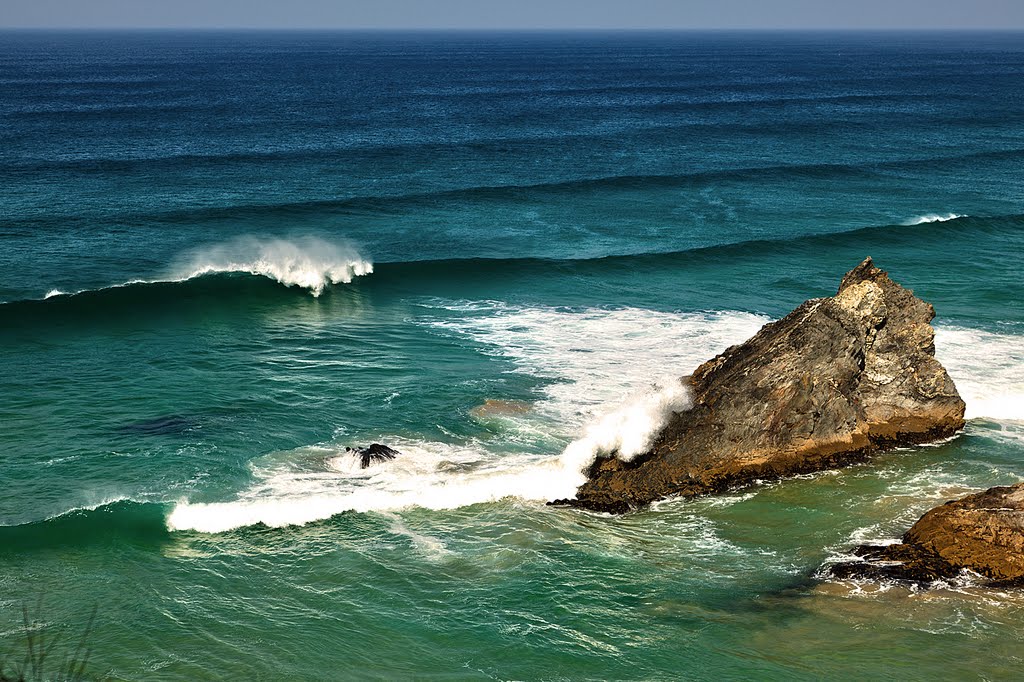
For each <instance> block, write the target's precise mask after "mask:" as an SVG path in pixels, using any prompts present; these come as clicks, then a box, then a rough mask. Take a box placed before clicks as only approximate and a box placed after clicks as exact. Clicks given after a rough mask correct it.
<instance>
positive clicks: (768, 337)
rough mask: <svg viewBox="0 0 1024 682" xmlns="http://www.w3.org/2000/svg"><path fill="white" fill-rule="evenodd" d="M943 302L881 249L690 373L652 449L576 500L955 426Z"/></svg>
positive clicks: (641, 501) (619, 507) (732, 475)
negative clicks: (942, 356) (831, 288)
mask: <svg viewBox="0 0 1024 682" xmlns="http://www.w3.org/2000/svg"><path fill="white" fill-rule="evenodd" d="M934 316H935V309H934V308H933V307H932V306H931V305H930V304H928V303H925V302H924V301H922V300H920V299H918V298H916V297H915V296H914V295H913V293H912V292H911V291H909V290H907V289H904V288H903V287H902V286H900V285H899V284H897V283H896V282H894V281H893V280H891V279H890V278H889V276H888V275H887V274H886V273H885V272H884V271H883V270H880V269H878V268H877V267H875V266H874V264H873V263H872V261H871V259H870V258H868V259H866V260H865V261H864V262H863V263H861V264H860V265H858V266H857V267H856V268H854V269H853V270H851V271H850V272H849V273H848V274H847V275H846V277H844V278H843V281H842V283H841V284H840V286H839V292H838V293H837V294H836V295H835V296H832V297H829V298H820V299H812V300H810V301H806V302H805V303H803V304H802V305H800V306H799V307H798V308H797V309H796V310H794V311H793V312H791V313H790V314H789V315H787V316H786V317H784V318H783V319H781V320H779V321H778V322H772V323H770V324H767V325H765V326H764V327H763V328H762V329H761V330H760V331H759V332H758V333H757V334H755V335H754V336H753V337H752V338H750V339H749V340H747V341H746V342H744V343H742V344H739V345H736V346H732V347H731V348H729V349H727V350H726V351H725V352H724V353H722V354H721V355H719V356H717V357H715V358H713V359H711V360H709V361H708V362H705V363H704V364H703V365H701V366H700V367H698V368H697V370H696V371H695V372H694V373H693V374H692V375H691V376H689V377H684V378H683V381H684V382H685V383H686V384H687V385H688V387H689V391H690V394H691V398H692V407H691V408H690V409H688V410H686V411H684V412H678V413H674V414H672V415H671V417H670V419H669V421H668V423H667V425H666V426H665V427H664V428H663V429H662V430H661V432H660V434H659V435H658V436H657V437H656V438H655V440H654V443H653V446H652V447H651V449H650V451H649V452H647V453H645V454H643V455H641V456H639V457H636V458H634V459H632V460H631V461H629V462H624V461H621V460H619V459H616V458H615V457H614V456H612V457H605V458H600V459H598V460H597V461H596V462H594V464H593V465H592V466H591V468H590V470H589V472H588V481H587V482H586V483H584V484H583V485H582V486H581V487H580V488H579V490H578V491H577V496H576V498H575V499H573V500H560V501H559V502H558V503H566V504H570V505H573V506H578V507H584V508H588V509H594V510H599V511H610V512H625V511H628V510H629V509H631V508H635V507H640V506H643V505H646V504H648V503H650V502H652V501H654V500H657V499H659V498H663V497H666V496H670V495H681V496H694V495H700V494H704V493H710V492H716V491H721V490H724V489H727V488H730V487H734V486H737V485H742V484H746V483H749V482H752V481H755V480H758V479H768V478H777V477H781V476H785V475H787V474H795V473H801V472H808V471H814V470H818V469H825V468H831V467H835V466H839V465H842V464H846V463H850V462H854V461H857V460H860V459H863V458H864V457H866V456H867V455H869V454H870V453H872V452H875V451H878V450H881V449H886V448H892V447H896V446H901V445H912V444H917V443H922V442H926V441H931V440H935V439H939V438H946V437H949V436H952V435H953V434H955V433H956V432H957V430H959V429H960V428H962V427H963V425H964V419H963V417H964V402H963V400H961V399H960V395H959V394H958V393H957V390H956V387H955V386H954V385H953V381H952V379H950V377H949V375H948V374H947V373H946V370H945V369H944V368H943V367H942V365H941V364H939V362H938V361H937V360H936V359H935V345H934V330H933V329H932V327H931V325H930V322H931V320H932V318H933V317H934Z"/></svg>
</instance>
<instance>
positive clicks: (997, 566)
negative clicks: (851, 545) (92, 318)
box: [828, 483, 1024, 586]
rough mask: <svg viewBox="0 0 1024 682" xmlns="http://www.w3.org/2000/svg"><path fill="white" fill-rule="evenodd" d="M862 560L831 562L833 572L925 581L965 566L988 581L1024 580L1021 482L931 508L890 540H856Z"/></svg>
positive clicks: (845, 576) (994, 583)
mask: <svg viewBox="0 0 1024 682" xmlns="http://www.w3.org/2000/svg"><path fill="white" fill-rule="evenodd" d="M853 553H854V554H856V555H857V556H859V557H863V558H864V559H865V560H864V561H849V562H844V563H840V564H836V565H834V566H832V567H831V568H830V569H829V571H828V573H829V574H830V575H831V576H833V577H836V578H840V579H848V578H863V579H868V580H880V579H890V580H902V581H908V582H913V583H918V584H927V583H931V582H934V581H936V580H948V579H950V578H955V577H957V576H959V575H960V574H961V573H962V572H963V571H964V570H965V569H966V570H969V571H973V572H974V573H977V574H980V575H981V576H983V577H984V578H985V579H986V580H987V581H988V584H990V585H992V586H1024V483H1018V484H1017V485H1014V486H1005V487H997V488H990V489H988V490H986V491H985V492H982V493H976V494H974V495H968V496H967V497H964V498H961V499H959V500H954V501H953V502H947V503H946V504H944V505H942V506H940V507H936V508H935V509H932V510H931V511H929V512H928V513H927V514H925V515H924V516H922V517H921V518H920V520H918V522H917V523H915V524H914V525H913V527H912V528H911V529H910V530H909V531H907V533H906V534H905V535H904V536H903V542H902V543H900V544H896V545H884V546H871V545H862V546H860V547H858V548H856V549H855V550H854V551H853Z"/></svg>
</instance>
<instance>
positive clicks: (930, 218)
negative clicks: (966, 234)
mask: <svg viewBox="0 0 1024 682" xmlns="http://www.w3.org/2000/svg"><path fill="white" fill-rule="evenodd" d="M967 217H968V216H966V215H961V214H960V213H926V214H925V215H919V216H914V217H913V218H910V219H909V220H907V221H906V222H905V223H903V224H904V225H924V224H925V223H944V222H946V221H948V220H956V219H957V218H967Z"/></svg>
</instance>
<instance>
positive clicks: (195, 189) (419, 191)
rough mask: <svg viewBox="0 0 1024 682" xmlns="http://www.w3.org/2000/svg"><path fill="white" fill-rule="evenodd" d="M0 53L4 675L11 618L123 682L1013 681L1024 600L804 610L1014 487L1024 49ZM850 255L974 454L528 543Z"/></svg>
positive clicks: (588, 518) (728, 43)
mask: <svg viewBox="0 0 1024 682" xmlns="http://www.w3.org/2000/svg"><path fill="white" fill-rule="evenodd" d="M0 38H2V39H0V88H4V93H5V95H7V96H3V97H0V136H2V141H3V144H0V200H2V202H0V205H2V206H3V209H4V210H3V212H2V214H0V273H2V274H0V489H2V490H3V495H0V661H2V660H4V659H3V657H4V654H7V662H8V665H17V664H18V663H19V662H20V660H21V657H22V652H23V651H24V647H25V634H24V631H23V626H22V623H21V619H22V611H21V609H22V606H23V605H25V604H27V605H29V608H30V612H31V615H32V617H34V618H38V620H39V624H38V631H39V632H44V633H51V634H53V635H56V634H58V633H63V639H62V640H61V642H59V643H58V647H57V649H56V651H60V652H62V653H63V652H68V651H69V650H71V649H73V646H74V643H75V642H76V641H77V638H78V637H79V635H80V634H81V633H82V632H84V631H85V630H86V627H87V624H88V622H89V619H90V615H91V614H92V613H93V612H94V611H95V614H96V615H95V623H94V626H93V628H92V630H91V631H90V632H89V636H88V646H89V651H90V658H89V665H88V671H89V673H90V674H92V675H96V676H99V675H103V674H108V675H109V677H110V678H111V679H124V680H203V679H209V680H220V679H229V680H234V679H274V680H279V679H287V680H334V679H387V680H391V679H439V680H450V679H502V680H518V679H529V680H533V679H547V680H562V679H565V680H569V679H572V680H577V679H643V680H668V679H672V680H675V679H775V680H791V679H808V680H811V679H865V680H866V679H878V678H889V677H900V678H904V679H920V680H932V679H986V680H997V679H1015V678H1017V677H1019V676H1020V675H1019V673H1018V671H1019V669H1020V666H1021V663H1022V661H1021V653H1020V652H1021V651H1024V647H1022V641H1021V640H1022V637H1024V601H1022V597H1021V596H1020V595H1019V594H1017V593H1004V592H998V591H991V590H985V589H982V588H980V587H977V586H976V585H975V584H974V583H972V582H971V581H970V580H964V581H960V582H957V583H955V584H949V585H937V586H935V587H934V588H933V589H931V590H909V589H907V588H905V587H899V586H894V585H872V584H848V583H832V582H827V581H824V580H823V579H822V578H821V577H820V576H821V575H822V573H821V569H822V567H823V566H826V565H828V564H829V563H830V562H833V561H837V560H839V559H840V558H842V557H843V556H844V555H845V553H847V552H848V551H849V550H850V548H852V547H853V546H855V545H857V544H859V543H861V542H864V541H869V540H892V539H894V538H897V537H899V536H900V535H901V534H902V533H903V532H904V531H905V530H906V529H907V528H908V527H909V526H910V525H911V524H912V523H913V522H914V521H915V520H916V519H917V518H918V517H919V516H920V514H922V513H923V512H924V511H925V510H927V509H929V508H931V507H933V506H935V505H936V504H938V503H941V502H943V501H945V500H947V499H951V498H953V497H956V496H959V495H962V494H965V493H967V492H969V491H973V490H978V489H983V488H987V487H989V486H992V485H997V484H1006V483H1013V482H1017V481H1020V480H1022V479H1024V466H1022V461H1024V304H1022V301H1024V285H1022V278H1021V267H1020V259H1021V255H1022V254H1024V211H1022V209H1021V206H1022V205H1024V190H1022V187H1024V184H1022V182H1021V173H1020V168H1021V165H1020V164H1021V160H1022V158H1024V151H1022V149H1021V147H1022V145H1021V140H1024V115H1022V112H1024V108H1022V107H1024V100H1022V95H1021V90H1020V87H1019V85H1020V82H1021V74H1022V73H1024V46H1022V43H1021V37H1020V36H1019V35H1017V34H972V35H969V36H963V35H951V34H949V35H947V34H928V35H901V36H896V35H871V34H850V35H821V34H798V35H780V34H765V35H761V34H742V35H734V34H660V33H657V34H621V35H620V34H615V35H601V34H574V35H572V36H562V35H555V34H551V35H548V34H522V35H520V34H515V35H502V36H497V35H491V34H482V35H477V34H457V35H451V34H430V35H414V34H401V35H388V34H333V33H322V34H321V33H298V34H259V35H253V34H220V33H210V34H201V35H200V34H187V33H186V34H178V33H167V34H159V35H156V34H136V33H119V34H105V33H90V34H49V33H31V34H29V33H19V34H3V33H0ZM867 255H871V256H873V257H874V259H875V261H876V263H877V264H878V265H879V266H880V267H882V268H885V269H887V270H888V271H889V272H890V274H891V275H892V276H893V278H894V279H896V280H897V281H899V282H901V283H903V284H904V285H906V286H907V287H910V288H912V289H913V290H914V291H915V292H916V293H917V294H918V295H919V296H921V297H922V298H924V299H925V300H927V301H929V302H931V303H933V304H934V305H935V308H936V311H937V318H936V322H935V326H936V351H937V356H938V358H939V359H940V360H941V361H942V362H943V364H944V365H945V366H946V367H947V369H948V370H949V372H950V374H951V376H952V377H953V379H954V380H955V382H956V384H957V386H958V389H959V390H960V392H961V394H962V395H963V397H964V399H965V401H966V403H967V416H968V424H967V427H966V429H965V430H964V432H963V433H962V434H961V435H959V436H958V437H957V438H956V439H954V440H952V441H949V442H945V443H940V444H936V445H935V446H934V447H921V448H914V449H910V450H905V451H898V452H890V453H886V454H883V455H880V456H878V457H875V458H874V459H872V460H871V461H869V462H867V463H864V464H861V465H858V466H855V467H851V468H848V469H844V470H842V471H830V472H823V473H820V474H817V475H814V476H808V477H802V478H796V479H791V480H787V481H783V482H773V483H766V484H763V485H759V486H755V487H752V488H749V489H745V490H739V491H733V492H731V493H728V494H725V495H722V496H719V497H714V498H705V499H698V500H693V501H680V500H670V501H664V502H661V503H658V504H656V505H655V506H654V507H653V508H651V509H648V510H644V511H640V512H637V513H633V514H629V515H627V516H623V517H610V516H602V515H594V514H590V513H586V512H580V511H574V510H568V509H562V508H552V507H548V506H546V504H545V503H546V502H547V501H548V500H552V499H557V498H562V497H567V496H571V495H572V494H573V491H574V490H575V487H576V485H577V484H578V483H579V482H580V481H581V480H582V479H581V471H580V470H581V466H580V460H579V459H578V458H576V456H577V455H579V453H581V452H582V453H583V455H586V456H588V457H592V456H593V455H595V454H597V453H598V452H599V451H601V448H602V447H605V446H606V445H607V444H608V443H609V442H611V443H613V444H621V443H623V442H625V440H626V439H633V440H632V441H631V442H641V443H642V441H643V440H644V438H645V437H648V436H650V433H651V432H652V430H656V428H657V425H658V420H659V419H660V418H663V417H664V410H662V409H661V408H659V407H658V404H657V399H658V397H659V396H664V395H665V392H664V391H665V389H666V387H670V386H672V385H675V384H674V378H675V377H678V376H681V375H684V374H688V373H690V372H691V371H692V370H693V369H694V368H695V367H696V366H697V365H698V364H700V363H701V362H703V361H705V360H707V359H709V358H711V357H713V356H714V355H715V354H716V353H719V352H721V351H722V350H723V349H725V348H726V347H727V346H729V345H730V344H733V343H737V342H740V341H742V340H744V339H746V338H748V337H749V336H750V335H751V334H753V333H754V332H756V330H757V329H759V328H760V327H761V325H763V324H764V323H766V322H768V321H770V320H772V319H777V318H778V317H780V316H782V315H784V314H786V313H787V312H788V311H789V310H791V309H792V308H794V307H795V306H797V305H798V304H800V303H801V302H802V301H804V300H805V299H807V298H810V297H816V296H825V295H830V294H832V293H833V292H834V291H835V289H836V287H837V285H838V283H839V280H840V278H841V277H842V275H843V274H844V273H845V272H846V271H848V270H849V269H851V268H852V267H854V266H855V265H856V264H857V263H859V262H860V261H861V260H862V259H863V258H864V257H865V256H867ZM371 269H372V272H371ZM677 398H678V397H677ZM673 400H675V398H673ZM487 401H503V402H501V403H499V405H504V408H505V409H504V410H502V409H496V408H494V404H495V403H493V402H492V403H491V404H490V407H487V405H488V403H487ZM672 405H673V406H676V407H679V406H681V405H682V403H678V404H677V403H672ZM616 419H617V420H619V421H617V422H616V421H615V420H616ZM371 442H382V443H386V444H388V445H390V446H392V447H394V448H396V449H397V450H399V451H400V453H401V454H400V456H399V457H397V458H396V459H395V460H393V461H391V462H386V463H380V464H375V465H374V466H371V467H370V468H368V469H366V470H362V469H360V468H359V467H358V465H357V464H356V460H355V458H354V457H353V456H352V455H351V454H347V453H346V450H345V448H346V447H352V446H360V445H366V444H368V443H371Z"/></svg>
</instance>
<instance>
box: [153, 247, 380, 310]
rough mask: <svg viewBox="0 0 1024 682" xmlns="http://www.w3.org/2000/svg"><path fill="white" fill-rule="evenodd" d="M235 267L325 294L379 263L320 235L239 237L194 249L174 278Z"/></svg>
mask: <svg viewBox="0 0 1024 682" xmlns="http://www.w3.org/2000/svg"><path fill="white" fill-rule="evenodd" d="M232 272H237V273H249V274H252V275H259V276H262V277H267V278H269V279H272V280H275V281H277V282H280V283H281V284H284V285H285V286H289V287H290V286H298V287H302V288H303V289H308V290H309V291H310V293H312V294H313V296H319V295H320V294H322V293H323V292H324V289H325V288H326V287H327V286H328V285H329V284H348V283H349V282H351V281H352V280H353V278H355V277H359V276H362V275H369V274H370V273H372V272H373V263H372V262H370V261H369V260H366V259H365V258H363V257H362V256H361V255H360V254H359V252H358V251H356V249H355V248H354V247H352V246H350V245H347V244H335V243H331V242H328V241H325V240H323V239H319V238H317V237H300V238H293V239H260V238H256V237H239V238H237V239H233V240H231V241H229V242H225V243H223V244H215V245H212V246H204V247H202V248H199V249H197V250H195V251H193V252H192V253H190V254H188V255H187V256H185V257H184V258H183V259H182V260H181V263H180V264H179V265H178V266H177V267H176V268H175V270H174V274H173V275H172V279H173V280H178V281H182V280H189V279H193V278H195V277H201V276H203V275H209V274H214V273H232Z"/></svg>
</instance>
